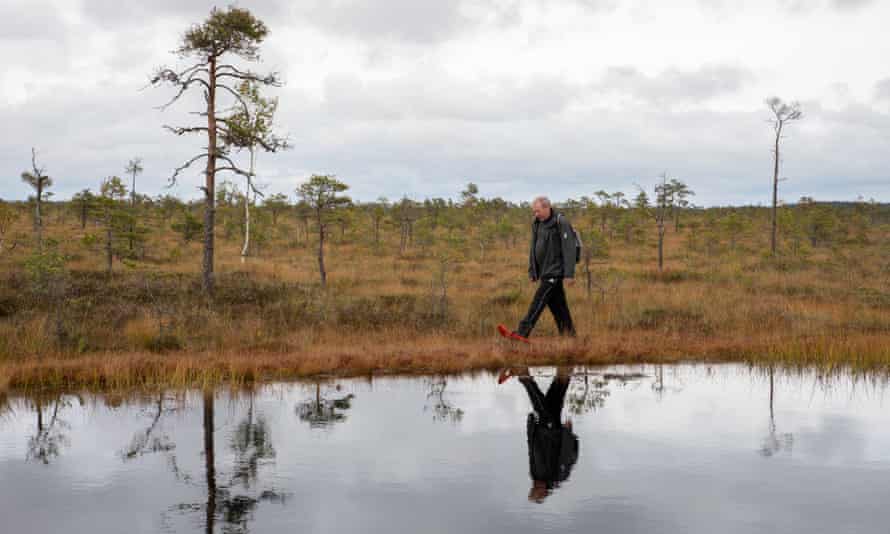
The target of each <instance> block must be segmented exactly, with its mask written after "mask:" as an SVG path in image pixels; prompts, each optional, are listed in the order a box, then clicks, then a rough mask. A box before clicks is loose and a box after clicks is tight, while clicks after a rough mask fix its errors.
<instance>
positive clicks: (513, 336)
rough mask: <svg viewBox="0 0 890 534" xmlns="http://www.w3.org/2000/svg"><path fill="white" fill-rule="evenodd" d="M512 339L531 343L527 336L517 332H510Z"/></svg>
mask: <svg viewBox="0 0 890 534" xmlns="http://www.w3.org/2000/svg"><path fill="white" fill-rule="evenodd" d="M509 337H510V339H515V340H516V341H522V342H523V343H531V341H529V340H528V338H527V337H522V336H520V335H519V334H517V333H516V332H510V336H509Z"/></svg>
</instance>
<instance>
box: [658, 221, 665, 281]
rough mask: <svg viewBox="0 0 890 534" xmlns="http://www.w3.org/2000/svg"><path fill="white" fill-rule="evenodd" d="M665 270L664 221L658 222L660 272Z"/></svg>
mask: <svg viewBox="0 0 890 534" xmlns="http://www.w3.org/2000/svg"><path fill="white" fill-rule="evenodd" d="M663 269H664V220H662V219H659V221H658V272H662V270H663Z"/></svg>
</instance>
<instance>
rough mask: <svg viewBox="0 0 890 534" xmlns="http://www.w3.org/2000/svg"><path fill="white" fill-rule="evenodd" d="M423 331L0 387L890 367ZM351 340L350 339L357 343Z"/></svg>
mask: <svg viewBox="0 0 890 534" xmlns="http://www.w3.org/2000/svg"><path fill="white" fill-rule="evenodd" d="M444 337H446V336H441V335H440V336H436V335H433V336H421V337H418V338H417V339H415V340H405V341H402V342H392V341H390V342H374V341H373V340H365V341H364V342H360V341H357V340H348V339H347V340H345V341H344V342H343V343H342V344H339V345H338V346H337V347H310V348H307V349H305V350H302V351H291V352H288V353H281V352H245V351H217V352H211V351H204V352H169V353H160V354H159V353H151V352H105V353H91V354H88V355H82V356H47V357H43V358H36V357H29V358H23V359H19V360H11V361H5V362H3V363H0V393H3V392H33V391H59V390H72V389H89V390H96V391H117V390H128V389H141V388H158V387H165V388H166V387H174V388H194V387H214V386H220V385H225V384H231V385H243V384H250V383H263V382H272V381H277V380H293V379H302V378H313V377H326V378H329V377H342V378H347V377H356V376H365V375H373V376H379V375H437V374H448V375H450V374H460V373H467V372H480V371H494V370H497V369H499V368H502V367H506V366H511V365H530V366H539V365H590V366H604V365H621V364H642V363H645V364H676V363H743V364H749V365H759V366H769V365H776V366H781V367H786V368H818V369H820V370H822V371H823V372H824V373H833V372H840V371H852V372H857V373H859V372H861V373H890V344H888V343H887V342H886V337H885V336H876V335H848V336H845V337H837V336H835V337H829V336H823V337H813V338H805V339H800V338H797V339H774V340H772V341H770V342H764V341H763V340H759V342H760V345H752V344H751V343H750V340H749V343H747V345H746V344H745V343H744V342H743V340H740V339H713V340H701V339H698V340H694V341H695V342H693V340H683V339H681V338H671V337H669V336H664V337H659V336H650V337H649V338H647V339H640V338H636V339H621V338H620V337H619V336H615V339H602V338H600V339H596V340H593V339H590V338H580V339H575V340H565V339H559V338H537V339H536V340H535V341H534V342H533V344H532V345H530V346H521V345H514V344H511V343H510V342H507V341H506V340H501V339H494V340H492V339H468V340H458V341H455V342H453V343H451V344H450V345H449V344H447V343H446V342H445V341H444V340H443V338H444ZM350 341H353V342H352V343H350Z"/></svg>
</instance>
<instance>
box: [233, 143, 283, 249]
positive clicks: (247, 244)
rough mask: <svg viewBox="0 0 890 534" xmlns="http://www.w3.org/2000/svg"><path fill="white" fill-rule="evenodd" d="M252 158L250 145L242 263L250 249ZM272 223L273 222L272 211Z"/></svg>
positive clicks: (252, 150) (245, 194) (245, 192)
mask: <svg viewBox="0 0 890 534" xmlns="http://www.w3.org/2000/svg"><path fill="white" fill-rule="evenodd" d="M254 158H255V156H254V149H253V147H250V173H249V176H247V188H246V189H245V190H244V246H242V247H241V262H242V263H243V262H244V260H245V259H247V254H248V251H249V250H250V191H251V189H252V183H251V180H252V179H253V172H254ZM272 224H273V225H274V224H275V221H274V212H273V221H272Z"/></svg>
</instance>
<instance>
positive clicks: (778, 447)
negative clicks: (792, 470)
mask: <svg viewBox="0 0 890 534" xmlns="http://www.w3.org/2000/svg"><path fill="white" fill-rule="evenodd" d="M767 374H768V375H769V425H768V428H767V434H766V437H765V438H763V444H762V445H761V446H760V454H761V456H763V457H764V458H770V457H771V456H773V455H775V454H777V453H779V452H781V451H785V452H788V453H790V452H791V448H792V447H793V446H794V435H793V434H791V433H778V432H776V417H775V412H774V411H773V401H774V399H775V390H776V384H775V377H774V375H775V368H774V367H773V366H772V365H770V366H769V367H768V368H767Z"/></svg>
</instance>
